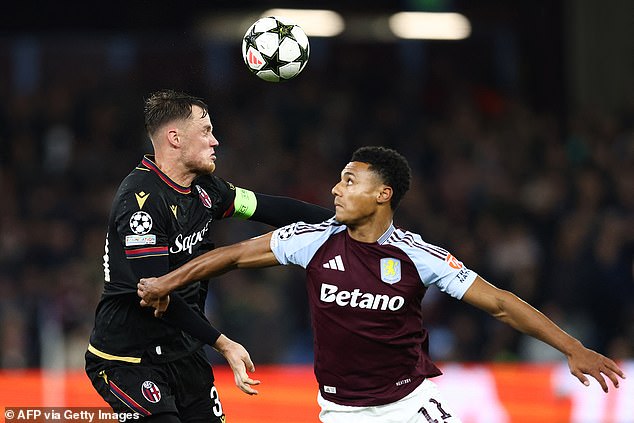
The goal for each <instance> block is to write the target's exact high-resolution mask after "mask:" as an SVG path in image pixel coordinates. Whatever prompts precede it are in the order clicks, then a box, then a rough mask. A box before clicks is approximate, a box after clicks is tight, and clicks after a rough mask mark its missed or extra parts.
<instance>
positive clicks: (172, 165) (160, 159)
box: [155, 154, 196, 187]
mask: <svg viewBox="0 0 634 423" xmlns="http://www.w3.org/2000/svg"><path fill="white" fill-rule="evenodd" d="M155 158H156V165H157V166H158V167H159V169H161V172H163V173H164V174H166V175H167V177H168V178H170V179H171V180H172V181H174V182H176V183H177V184H178V185H180V186H182V187H188V186H190V185H191V184H192V181H193V180H194V178H195V177H196V175H195V174H194V173H192V172H191V171H190V170H188V169H186V168H185V167H184V166H183V165H182V164H181V163H180V162H179V161H178V160H170V159H169V158H167V157H164V156H160V155H159V154H156V157H155Z"/></svg>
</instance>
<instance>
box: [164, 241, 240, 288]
mask: <svg viewBox="0 0 634 423" xmlns="http://www.w3.org/2000/svg"><path fill="white" fill-rule="evenodd" d="M237 258H238V255H237V251H236V249H235V248H233V246H230V247H221V248H217V249H215V250H213V251H209V252H207V253H205V254H203V255H200V256H198V257H196V258H195V259H193V260H191V261H189V262H188V263H186V264H184V265H183V266H181V267H179V268H177V269H175V270H173V271H171V272H170V273H168V274H166V275H164V276H161V277H160V278H158V283H157V286H159V287H160V288H161V292H160V293H159V294H162V295H167V294H169V293H170V292H172V291H174V290H176V289H178V288H180V287H182V286H185V285H187V284H189V283H192V282H195V281H198V280H202V279H208V278H211V277H214V276H218V275H220V274H222V273H224V272H227V271H229V270H231V269H232V268H234V267H235V266H236V261H237Z"/></svg>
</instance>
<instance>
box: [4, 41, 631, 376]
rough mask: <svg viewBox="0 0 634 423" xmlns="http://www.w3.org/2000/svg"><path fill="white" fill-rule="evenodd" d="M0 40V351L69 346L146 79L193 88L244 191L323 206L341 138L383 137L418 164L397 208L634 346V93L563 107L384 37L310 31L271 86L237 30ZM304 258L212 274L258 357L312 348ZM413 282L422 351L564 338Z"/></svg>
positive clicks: (27, 352)
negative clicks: (299, 263) (303, 61)
mask: <svg viewBox="0 0 634 423" xmlns="http://www.w3.org/2000/svg"><path fill="white" fill-rule="evenodd" d="M0 44H1V46H0V52H2V53H1V54H0V75H2V78H0V99H1V100H0V146H1V148H0V198H1V200H0V210H1V216H0V368H26V367H39V366H67V367H70V368H78V367H82V366H83V353H84V351H85V347H86V344H87V340H88V335H89V330H90V328H91V326H92V322H93V314H94V307H95V305H96V302H97V299H98V297H99V295H100V292H101V286H102V283H103V269H102V255H103V248H104V235H105V230H106V223H107V219H108V212H109V207H110V202H111V200H112V196H113V194H114V191H115V190H116V188H117V186H118V184H119V182H120V181H121V179H122V178H123V177H124V176H125V175H127V173H128V172H129V171H130V170H131V169H132V168H133V167H134V166H135V165H136V163H137V162H138V161H139V160H140V158H141V155H142V154H143V153H147V152H150V151H151V146H150V144H149V142H148V141H147V139H146V136H145V134H144V129H143V117H142V104H143V98H144V97H145V96H147V95H148V93H149V92H151V91H152V90H155V89H159V88H174V89H179V90H184V91H188V92H190V93H192V94H195V95H199V96H201V97H204V99H205V100H206V101H207V102H208V104H209V106H210V111H211V118H212V123H213V124H214V126H215V129H214V131H215V134H216V137H217V138H218V139H219V140H220V143H221V144H220V148H219V149H218V152H217V154H218V162H217V163H218V166H217V174H218V175H219V176H221V177H223V178H225V179H227V180H229V181H231V182H233V183H234V184H236V185H238V186H242V187H246V188H249V189H252V190H255V191H259V192H265V193H269V194H277V195H288V196H293V197H297V198H300V199H303V200H306V201H312V202H316V203H319V204H322V205H325V206H330V205H331V204H332V200H331V195H330V188H331V187H332V185H333V184H334V183H335V182H336V181H337V179H338V175H339V171H340V169H341V168H342V166H344V165H345V163H346V162H347V160H348V158H349V155H350V153H351V152H352V151H353V150H354V149H355V148H357V147H358V146H361V145H385V146H389V147H393V148H396V149H398V150H399V151H401V152H402V153H403V154H404V155H405V156H406V157H407V158H408V159H409V161H410V164H411V166H412V170H413V174H414V180H413V184H412V189H411V191H410V193H409V194H408V196H407V197H406V199H405V200H404V202H403V204H402V205H401V206H400V208H399V210H398V211H397V215H396V221H395V223H396V224H397V225H398V226H401V227H404V228H408V229H410V230H413V231H416V232H419V233H421V234H422V236H423V238H424V239H425V240H426V241H428V242H431V243H434V244H438V245H441V246H443V247H445V248H447V249H448V250H450V251H452V252H453V253H454V255H455V256H457V257H458V258H459V259H460V260H462V261H463V262H465V263H466V264H467V266H469V267H470V268H472V269H474V270H476V271H477V272H479V273H480V274H481V275H482V276H483V277H485V278H486V279H488V280H490V281H491V282H493V283H495V284H497V285H498V286H500V287H503V288H506V289H509V290H512V291H513V292H515V293H517V294H518V295H520V296H521V297H523V298H524V299H526V300H527V301H529V302H530V303H532V304H534V305H535V306H537V307H538V308H540V309H541V310H542V311H544V312H545V313H546V314H547V315H548V316H550V317H551V318H552V319H554V320H555V321H556V322H558V323H559V324H560V325H562V326H563V327H564V328H566V329H567V330H568V331H570V332H571V333H573V334H574V335H575V336H577V337H579V338H580V339H581V340H583V341H584V342H585V343H586V344H587V345H588V346H590V347H593V348H596V349H598V350H599V351H602V352H604V353H606V354H607V355H609V356H611V357H613V358H616V359H621V358H626V357H630V358H631V357H634V283H633V280H632V278H633V275H632V273H633V261H632V257H633V252H634V101H632V99H630V100H629V103H627V102H626V103H624V104H623V107H622V108H621V110H620V111H619V112H618V113H609V114H608V113H604V112H602V111H601V110H598V109H593V108H586V109H583V110H576V111H571V110H569V111H568V112H567V113H563V114H562V113H559V112H557V111H553V110H548V109H547V108H541V109H540V108H536V107H534V106H533V105H532V104H530V102H529V101H526V100H523V97H522V96H521V95H512V94H511V93H510V92H509V91H505V90H503V89H500V88H499V86H498V85H497V84H496V81H492V82H491V83H486V82H483V81H482V80H479V81H474V80H473V79H470V78H469V77H468V76H467V75H468V73H467V70H465V69H458V68H456V67H455V66H454V64H453V63H452V62H451V61H450V60H445V59H446V58H442V57H441V58H440V59H438V60H435V61H430V63H427V64H425V65H421V64H419V66H425V68H426V71H425V73H424V77H421V73H420V72H419V69H418V68H414V69H413V68H412V67H411V66H400V65H398V66H390V64H394V63H402V61H403V57H402V49H399V47H398V45H387V44H386V45H381V46H373V45H357V46H354V48H344V47H335V46H331V45H328V43H327V42H325V41H321V40H315V41H314V42H313V45H312V47H313V53H312V54H313V56H312V58H311V62H310V63H309V65H308V67H307V69H306V70H305V71H304V73H303V74H302V75H301V76H300V77H299V78H298V79H297V80H295V81H292V82H288V83H284V84H279V85H272V84H267V83H265V82H262V81H260V80H257V78H255V77H254V76H252V75H250V74H248V72H247V70H246V69H245V68H244V67H243V64H242V63H240V60H241V58H240V57H239V48H238V47H237V46H234V45H233V44H231V45H225V44H219V43H213V42H209V43H192V42H191V40H188V39H187V37H183V38H182V39H180V38H178V37H175V36H173V35H172V36H168V35H156V36H153V37H150V38H145V37H136V38H135V37H130V38H125V37H120V38H117V37H105V36H103V37H101V36H97V35H91V36H87V37H73V36H72V35H70V34H69V35H68V36H64V35H57V36H55V37H50V38H46V37H37V36H35V37H22V38H10V37H9V38H4V39H2V40H0ZM401 47H402V45H401ZM367 57H381V61H380V63H379V62H377V61H371V60H368V59H367ZM269 229H270V228H268V227H265V226H262V225H259V224H256V223H251V222H247V223H244V222H232V221H228V222H222V223H218V224H217V225H216V226H215V227H213V228H212V236H213V237H214V238H215V242H216V244H217V245H222V244H226V243H229V242H234V241H238V240H241V239H244V238H246V237H250V236H254V235H257V234H259V233H262V232H264V231H266V230H269ZM302 279H303V278H302V271H301V270H300V269H290V268H275V269H266V270H258V271H240V272H233V273H231V274H229V275H225V276H223V277H221V278H218V279H217V280H215V281H213V282H212V284H211V289H210V296H209V299H208V314H209V316H210V319H211V320H212V321H213V322H214V323H215V324H216V326H218V327H220V328H221V329H222V330H224V331H225V332H226V333H227V334H228V335H229V336H231V337H232V338H234V339H236V340H237V341H239V342H241V343H243V344H244V345H245V346H246V347H247V348H248V349H249V351H250V352H251V355H252V357H253V358H254V361H255V362H256V363H258V364H263V363H297V362H310V360H311V337H310V323H309V319H308V310H307V303H306V300H305V292H304V287H303V282H302ZM424 303H425V313H424V316H425V320H426V322H427V325H428V327H429V328H430V330H431V344H432V356H433V357H434V358H435V359H437V360H445V361H450V360H460V361H476V360H487V361H488V360H490V361H497V360H558V359H560V356H559V355H558V353H557V352H556V351H554V350H551V349H549V348H548V347H546V346H544V345H541V344H539V343H536V342H533V341H530V340H528V339H526V338H525V337H523V336H520V335H519V334H518V333H516V332H514V331H512V330H511V329H509V328H507V327H506V326H505V325H502V324H498V323H497V322H496V321H494V320H493V319H491V318H490V317H488V316H487V315H485V314H484V313H482V312H479V311H477V310H472V309H471V308H470V307H469V306H467V305H464V304H460V303H459V302H458V301H455V300H452V299H450V298H449V297H448V296H445V295H443V294H440V293H438V292H437V291H435V290H430V291H429V292H428V295H427V297H426V299H425V301H424ZM217 358H218V357H216V359H217Z"/></svg>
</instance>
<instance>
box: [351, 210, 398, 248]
mask: <svg viewBox="0 0 634 423" xmlns="http://www.w3.org/2000/svg"><path fill="white" fill-rule="evenodd" d="M391 224H392V215H389V216H383V215H380V214H375V215H372V216H369V217H368V219H366V220H364V221H363V222H358V223H355V224H349V225H347V226H348V235H350V237H351V238H352V239H354V240H355V241H359V242H367V243H372V242H376V241H378V239H379V238H380V237H381V235H383V234H384V233H385V231H387V229H388V228H389V227H390V225H391Z"/></svg>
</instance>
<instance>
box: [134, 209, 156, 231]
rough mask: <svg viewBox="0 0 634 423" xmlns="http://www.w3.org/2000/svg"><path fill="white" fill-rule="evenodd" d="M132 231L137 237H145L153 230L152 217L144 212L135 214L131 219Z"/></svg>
mask: <svg viewBox="0 0 634 423" xmlns="http://www.w3.org/2000/svg"><path fill="white" fill-rule="evenodd" d="M130 229H132V232H134V233H135V234H137V235H145V234H147V233H148V232H150V231H151V230H152V217H151V216H150V215H149V214H147V213H146V212H144V211H138V212H135V213H134V214H133V215H132V217H130Z"/></svg>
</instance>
